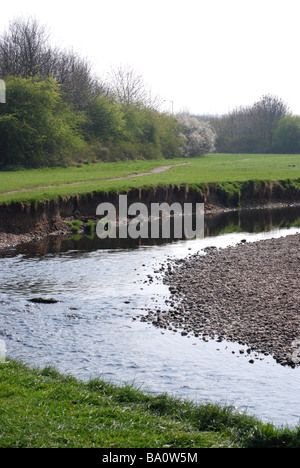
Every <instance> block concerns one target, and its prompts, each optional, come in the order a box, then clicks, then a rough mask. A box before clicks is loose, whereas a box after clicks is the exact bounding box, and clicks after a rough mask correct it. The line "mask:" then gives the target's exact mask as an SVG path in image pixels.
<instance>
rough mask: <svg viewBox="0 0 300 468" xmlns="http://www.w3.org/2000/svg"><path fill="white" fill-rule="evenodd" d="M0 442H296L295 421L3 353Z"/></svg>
mask: <svg viewBox="0 0 300 468" xmlns="http://www.w3.org/2000/svg"><path fill="white" fill-rule="evenodd" d="M0 447H1V448H30V447H32V448H37V447H49V448H50V447H86V448H89V447H98V448H110V447H112V448H124V447H126V448H138V447H140V448H141V447H143V448H164V447H166V448H196V447H197V448H198V447H201V448H205V447H206V448H212V447H215V448H222V447H225V448H229V447H241V448H256V447H264V448H275V447H287V448H293V447H297V448H299V447H300V427H299V428H298V429H295V430H290V429H284V428H282V429H276V428H274V427H273V426H272V425H265V424H262V423H261V422H259V421H257V420H256V419H254V418H252V417H249V416H246V415H241V414H238V413H236V412H235V411H233V410H232V409H231V408H221V407H219V406H216V405H211V404H208V405H195V404H192V403H188V402H182V401H180V400H177V399H174V398H170V397H168V396H166V395H160V396H149V395H147V394H145V393H142V392H141V391H139V390H136V389H134V388H132V387H130V386H123V387H117V386H113V385H111V384H108V383H105V382H103V381H100V380H91V381H90V382H87V383H85V382H82V381H78V380H76V379H74V378H72V377H69V376H63V375H60V374H59V373H57V372H56V371H54V370H52V369H49V368H47V369H44V370H42V371H41V370H32V369H29V368H27V367H25V366H24V365H22V364H20V363H17V362H11V361H9V362H7V363H6V364H0Z"/></svg>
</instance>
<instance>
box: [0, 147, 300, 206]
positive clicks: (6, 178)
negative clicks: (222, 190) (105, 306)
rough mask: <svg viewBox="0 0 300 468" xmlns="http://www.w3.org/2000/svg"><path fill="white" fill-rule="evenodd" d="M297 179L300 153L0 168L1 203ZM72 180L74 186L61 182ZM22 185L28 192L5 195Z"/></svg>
mask: <svg viewBox="0 0 300 468" xmlns="http://www.w3.org/2000/svg"><path fill="white" fill-rule="evenodd" d="M182 162H187V163H189V164H187V165H184V166H183V165H181V166H177V167H173V168H172V169H170V170H168V171H166V172H162V173H158V174H149V175H146V176H142V177H136V178H132V179H127V180H126V179H123V180H107V179H111V178H114V177H124V176H127V175H131V174H139V173H142V172H148V171H150V170H151V169H153V168H155V167H159V166H163V165H176V164H179V163H182ZM299 178H300V155H276V154H275V155H274V154H273V155H266V154H240V155H238V154H212V155H205V156H203V157H201V158H194V159H172V160H170V159H167V160H166V159H160V160H152V161H128V162H116V163H99V164H90V165H84V166H83V167H80V168H78V167H71V168H52V169H36V170H24V171H16V172H0V203H7V204H8V203H11V202H14V201H21V202H32V201H33V202H36V201H42V200H47V199H55V198H58V197H66V196H70V195H74V194H78V195H80V194H86V193H91V192H94V191H105V192H110V191H118V190H128V189H130V188H134V187H146V186H158V185H160V186H165V185H170V184H175V185H181V184H187V185H191V186H192V185H199V184H207V183H220V184H222V183H226V182H245V181H248V180H254V181H256V180H261V181H266V180H269V181H279V180H289V179H290V180H296V179H299ZM100 179H102V180H100ZM72 183H76V185H63V184H72ZM48 185H54V187H46V186H48ZM41 187H42V188H41ZM23 189H25V190H26V192H17V193H5V192H10V191H18V190H23Z"/></svg>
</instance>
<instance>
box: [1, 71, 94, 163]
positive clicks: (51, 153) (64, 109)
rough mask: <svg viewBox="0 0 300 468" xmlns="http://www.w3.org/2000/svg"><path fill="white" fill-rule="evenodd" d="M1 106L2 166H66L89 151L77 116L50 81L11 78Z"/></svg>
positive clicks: (54, 84)
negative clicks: (5, 98) (4, 100)
mask: <svg viewBox="0 0 300 468" xmlns="http://www.w3.org/2000/svg"><path fill="white" fill-rule="evenodd" d="M6 89H7V103H6V104H5V105H2V106H1V107H0V167H1V168H3V167H5V166H7V165H21V166H22V167H41V166H54V165H63V164H66V163H68V162H69V161H70V159H71V158H74V156H75V157H76V155H77V156H79V154H82V153H84V152H85V151H86V150H87V144H86V142H85V141H84V139H83V138H82V136H81V135H80V133H79V126H80V125H82V122H83V117H82V116H79V115H76V114H75V113H74V112H73V111H72V109H71V107H70V106H69V105H68V104H66V103H65V102H64V101H63V99H62V96H61V94H60V89H59V85H58V84H57V83H56V82H55V80H54V79H52V78H49V79H47V80H44V81H39V80H38V79H37V78H34V79H31V78H20V77H9V78H7V80H6Z"/></svg>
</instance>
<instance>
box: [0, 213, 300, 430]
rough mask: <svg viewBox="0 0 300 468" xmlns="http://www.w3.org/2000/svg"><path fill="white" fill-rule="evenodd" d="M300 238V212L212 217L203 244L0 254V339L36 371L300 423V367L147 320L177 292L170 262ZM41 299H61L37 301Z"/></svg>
mask: <svg viewBox="0 0 300 468" xmlns="http://www.w3.org/2000/svg"><path fill="white" fill-rule="evenodd" d="M296 232H300V208H299V207H298V208H297V207H295V208H288V209H277V210H251V211H247V212H243V213H242V214H239V213H238V212H233V213H225V214H221V215H217V216H213V217H208V218H207V219H205V238H204V239H197V240H188V241H182V240H181V241H172V242H168V243H166V242H162V241H161V242H158V243H156V244H154V242H148V245H146V244H144V245H142V244H140V245H139V244H138V243H136V242H134V243H133V244H131V245H129V244H128V243H126V241H122V243H119V244H118V242H117V241H113V242H114V243H113V242H112V241H110V242H108V243H106V242H104V241H103V240H102V241H101V240H100V239H97V238H94V239H92V238H89V237H83V238H80V239H76V238H72V239H65V238H64V239H62V238H49V239H47V240H46V241H44V242H40V243H32V244H28V245H24V246H19V247H17V248H14V249H11V250H9V251H7V252H5V253H2V254H1V258H0V262H1V270H0V340H1V341H2V342H4V343H5V347H6V353H7V356H9V357H11V358H13V359H20V360H22V361H23V362H25V363H27V364H29V365H32V366H36V367H45V366H47V365H50V366H53V367H55V368H56V369H57V370H59V371H61V372H63V373H67V374H72V375H74V376H76V377H78V378H81V379H83V380H88V379H90V378H94V377H100V378H104V379H105V380H109V381H111V382H113V383H117V384H122V383H124V382H126V383H130V384H133V385H135V386H137V387H139V388H140V389H141V390H143V391H147V392H150V393H152V394H156V393H162V392H168V393H169V394H171V395H173V396H176V397H180V398H188V399H192V400H193V401H196V402H208V401H209V402H214V403H215V402H217V403H220V404H226V405H233V406H234V407H235V408H236V409H237V410H238V411H241V412H246V413H247V414H249V415H254V416H256V417H258V418H259V419H261V420H262V421H264V422H271V423H273V424H275V425H277V426H282V425H289V426H296V425H298V424H299V418H300V399H299V388H300V368H299V367H298V368H295V369H292V368H290V367H283V366H281V365H279V364H277V363H276V362H275V361H274V360H273V358H272V357H271V356H264V355H263V356H261V355H258V354H257V353H253V354H250V355H249V354H247V352H245V350H246V347H243V346H241V345H239V344H238V343H229V342H225V341H223V342H221V343H219V342H216V341H213V340H210V341H208V342H206V341H203V340H201V339H200V338H195V337H193V336H181V334H179V333H176V332H174V331H169V330H162V329H158V328H156V327H154V326H153V325H150V324H148V323H144V322H142V321H141V320H140V318H141V316H143V315H145V313H146V311H147V310H148V309H149V308H152V309H158V308H162V307H164V308H165V307H166V304H165V300H166V299H167V298H168V297H169V291H168V289H167V287H166V286H165V285H164V284H163V282H162V275H161V273H158V271H159V267H160V265H161V264H162V263H165V262H166V261H167V260H168V259H175V258H183V257H185V256H186V255H189V254H193V253H195V252H198V251H202V250H203V249H204V248H205V247H208V246H215V247H218V248H224V247H226V246H229V245H234V244H236V243H239V242H241V240H246V241H247V242H252V241H256V240H260V239H265V238H270V237H279V236H285V235H291V234H293V233H296ZM155 272H156V273H155ZM37 296H47V297H55V298H56V299H58V300H59V302H58V303H57V304H33V303H31V302H29V299H31V298H32V297H37Z"/></svg>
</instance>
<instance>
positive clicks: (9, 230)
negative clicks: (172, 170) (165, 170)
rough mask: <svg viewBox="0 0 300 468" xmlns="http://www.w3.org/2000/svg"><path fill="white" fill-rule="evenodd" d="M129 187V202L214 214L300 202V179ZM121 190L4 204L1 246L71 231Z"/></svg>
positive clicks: (0, 215) (0, 219)
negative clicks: (198, 206)
mask: <svg viewBox="0 0 300 468" xmlns="http://www.w3.org/2000/svg"><path fill="white" fill-rule="evenodd" d="M120 193H124V192H120ZM126 193H127V195H128V204H130V203H133V202H136V201H142V202H143V203H144V204H146V205H147V206H148V207H149V208H150V205H151V203H162V202H167V203H168V204H172V203H174V202H180V203H182V204H183V203H205V212H206V213H207V214H208V213H211V214H213V213H216V212H221V211H225V210H232V209H238V208H256V207H262V206H274V205H283V206H284V205H286V204H292V203H297V202H300V182H299V181H298V180H297V181H282V182H259V181H257V182H253V181H249V182H241V183H223V184H201V185H198V186H192V187H191V186H186V185H181V186H177V185H170V186H165V187H148V188H140V189H131V190H129V191H128V192H126ZM118 196H119V193H116V192H114V193H113V192H111V193H105V192H93V193H90V194H86V195H80V196H79V195H74V196H70V197H61V198H59V199H55V200H46V201H41V202H32V203H21V202H17V203H11V204H9V205H0V248H3V247H8V246H13V245H16V244H18V243H20V242H27V241H29V240H32V239H40V238H41V237H44V236H46V235H49V234H51V233H59V234H62V233H64V232H68V227H67V225H66V223H65V221H66V220H70V219H81V220H83V221H86V220H88V219H95V217H96V209H97V206H98V205H99V204H100V203H103V202H110V203H112V204H113V205H114V206H117V205H118Z"/></svg>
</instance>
